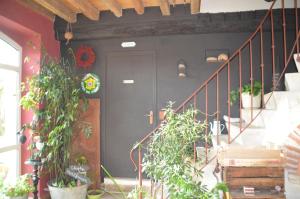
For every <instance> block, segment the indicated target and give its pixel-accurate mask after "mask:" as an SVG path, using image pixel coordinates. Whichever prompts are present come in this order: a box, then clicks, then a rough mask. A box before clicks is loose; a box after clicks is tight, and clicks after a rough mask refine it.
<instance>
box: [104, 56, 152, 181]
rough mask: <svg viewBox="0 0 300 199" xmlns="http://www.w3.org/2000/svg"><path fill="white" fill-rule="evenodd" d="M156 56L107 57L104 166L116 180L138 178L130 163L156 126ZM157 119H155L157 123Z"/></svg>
mask: <svg viewBox="0 0 300 199" xmlns="http://www.w3.org/2000/svg"><path fill="white" fill-rule="evenodd" d="M155 79H156V66H155V55H154V53H153V52H149V51H141V52H140V51H139V52H132V51H129V52H119V53H109V54H108V55H107V86H106V100H107V109H106V110H107V113H106V131H105V150H104V153H105V154H104V163H105V166H106V167H107V168H108V170H109V171H110V172H111V173H112V175H113V176H116V177H136V173H135V172H134V170H133V165H132V163H131V161H130V159H129V152H130V149H131V148H132V146H133V145H134V144H135V143H136V142H137V141H138V140H140V139H141V138H142V137H143V136H145V135H146V134H147V133H149V132H150V131H151V130H152V129H153V127H154V125H155V122H154V123H153V124H150V121H149V117H148V116H146V115H148V114H149V113H150V111H153V115H154V116H155V115H157V114H156V113H155V107H156V106H155V104H156V103H155V99H156V89H155V83H156V82H155ZM155 119H156V118H154V121H155Z"/></svg>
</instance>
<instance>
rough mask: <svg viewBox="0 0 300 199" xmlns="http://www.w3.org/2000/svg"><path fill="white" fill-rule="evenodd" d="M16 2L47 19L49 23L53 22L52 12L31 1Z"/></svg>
mask: <svg viewBox="0 0 300 199" xmlns="http://www.w3.org/2000/svg"><path fill="white" fill-rule="evenodd" d="M17 2H18V3H20V4H21V5H23V6H24V7H26V8H29V9H31V10H33V11H34V12H36V13H38V14H40V15H42V16H44V17H46V18H48V19H49V20H51V21H54V19H55V15H54V14H53V13H52V12H50V11H49V10H47V9H45V8H44V7H42V6H40V5H39V4H37V3H35V2H33V1H32V0H17Z"/></svg>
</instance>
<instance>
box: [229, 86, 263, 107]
mask: <svg viewBox="0 0 300 199" xmlns="http://www.w3.org/2000/svg"><path fill="white" fill-rule="evenodd" d="M261 89H262V85H261V82H259V81H254V83H253V86H252V85H251V84H244V85H243V86H242V95H241V96H242V106H243V108H256V109H257V108H260V107H261ZM239 97H240V91H239V89H236V90H232V91H231V92H230V102H231V105H233V104H234V103H236V102H237V101H238V100H239Z"/></svg>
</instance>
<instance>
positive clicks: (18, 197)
mask: <svg viewBox="0 0 300 199" xmlns="http://www.w3.org/2000/svg"><path fill="white" fill-rule="evenodd" d="M9 199H28V195H24V196H17V197H9Z"/></svg>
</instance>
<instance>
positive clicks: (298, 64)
mask: <svg viewBox="0 0 300 199" xmlns="http://www.w3.org/2000/svg"><path fill="white" fill-rule="evenodd" d="M299 56H300V55H299ZM297 57H298V55H297V53H296V54H294V60H295V63H296V66H297V69H298V72H300V62H298V61H297Z"/></svg>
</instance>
